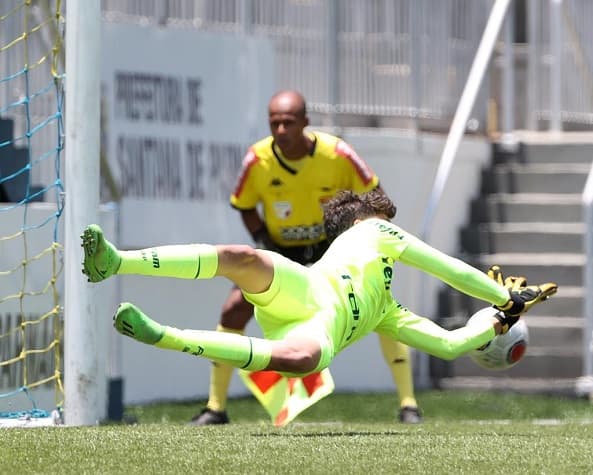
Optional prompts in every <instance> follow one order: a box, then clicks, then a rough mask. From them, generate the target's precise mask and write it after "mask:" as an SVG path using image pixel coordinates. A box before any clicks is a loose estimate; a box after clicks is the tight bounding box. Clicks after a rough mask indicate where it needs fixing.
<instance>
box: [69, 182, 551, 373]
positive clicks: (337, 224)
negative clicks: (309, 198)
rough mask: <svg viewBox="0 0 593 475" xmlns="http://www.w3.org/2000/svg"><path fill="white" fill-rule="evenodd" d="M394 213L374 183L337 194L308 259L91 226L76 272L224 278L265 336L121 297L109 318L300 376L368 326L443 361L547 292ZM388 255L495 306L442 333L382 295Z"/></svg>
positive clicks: (125, 330)
mask: <svg viewBox="0 0 593 475" xmlns="http://www.w3.org/2000/svg"><path fill="white" fill-rule="evenodd" d="M395 213H396V207H395V205H394V204H393V202H392V201H391V200H390V199H389V197H388V196H387V195H386V194H385V193H384V192H383V191H382V190H380V189H375V190H372V191H369V192H367V193H364V194H360V195H358V194H355V193H353V192H350V191H344V192H341V193H339V194H338V195H337V196H336V197H334V198H333V199H331V200H329V201H328V202H327V203H325V205H324V215H325V217H324V218H325V226H326V234H327V236H328V239H329V240H330V242H331V245H330V247H329V249H328V250H327V251H326V252H325V254H324V255H323V257H322V258H321V259H320V260H319V261H317V262H316V263H315V264H313V265H312V266H311V267H305V266H303V265H301V264H298V263H296V262H293V261H291V260H289V259H287V258H285V257H283V256H281V255H279V254H277V253H274V252H272V251H267V250H262V249H254V248H252V247H250V246H248V245H243V244H241V245H210V244H188V245H173V246H160V247H154V248H150V249H141V250H131V251H120V250H118V249H117V248H116V247H115V246H114V245H113V244H112V243H110V242H109V241H108V240H106V238H105V237H104V236H103V233H102V230H101V228H100V227H99V226H97V225H90V226H88V227H87V228H86V229H85V230H84V232H83V234H82V236H81V237H82V246H83V248H84V262H83V273H84V274H85V275H86V276H87V277H88V280H89V281H90V282H99V281H102V280H104V279H106V278H108V277H110V276H112V275H115V274H137V275H146V276H155V277H177V278H180V279H211V278H214V277H217V276H220V277H225V278H227V279H229V280H230V281H232V282H233V283H235V284H236V285H237V286H238V287H239V288H240V289H241V291H242V292H243V295H244V296H245V298H246V299H247V300H248V301H249V302H252V303H253V305H254V306H255V318H256V320H257V322H258V324H259V325H260V327H261V329H262V332H263V335H264V338H252V337H248V336H242V335H236V334H230V333H221V332H216V331H205V330H204V331H202V330H182V329H177V328H174V327H171V326H166V325H163V324H160V323H157V322H156V321H154V320H152V319H151V318H150V317H149V316H147V315H146V314H145V313H144V312H142V310H140V309H139V308H138V307H136V306H135V305H133V304H132V303H122V304H120V306H119V308H118V309H117V311H116V313H115V315H114V317H113V318H114V326H115V328H116V330H117V331H118V332H120V333H121V334H123V335H125V336H128V337H131V338H133V339H135V340H137V341H140V342H142V343H146V344H148V345H154V346H156V347H158V348H163V349H169V350H176V351H182V352H185V353H189V354H192V355H196V356H201V357H204V358H208V359H210V360H214V361H220V362H224V363H228V364H230V365H232V366H234V367H237V368H243V369H247V370H250V371H258V370H274V371H278V372H281V373H283V374H286V375H299V376H302V375H305V374H309V373H314V372H318V371H321V370H323V369H324V368H327V367H328V366H329V365H330V364H331V362H332V360H333V359H334V357H335V356H336V355H337V354H338V353H339V352H341V351H342V350H344V349H345V348H346V347H348V346H349V345H352V344H353V343H355V342H356V341H358V340H360V339H361V338H362V337H364V336H365V335H367V334H369V333H370V332H377V333H379V334H381V335H385V336H387V337H389V338H393V339H396V340H399V341H401V342H403V343H405V344H407V345H409V346H412V347H414V348H417V349H418V350H421V351H423V352H426V353H429V354H431V355H434V356H436V357H438V358H442V359H446V360H450V359H454V358H457V357H459V356H461V355H463V354H465V353H467V352H469V351H471V350H474V349H476V348H479V347H481V346H483V345H485V344H486V343H488V342H489V341H490V340H492V339H493V338H494V337H495V336H496V335H498V334H501V333H506V332H507V331H508V330H509V329H510V328H511V327H512V326H513V325H514V324H515V323H516V322H517V321H518V320H519V318H520V317H521V315H522V314H523V313H525V312H527V311H528V310H530V309H531V308H532V307H533V306H535V305H537V304H539V303H540V302H543V301H544V300H546V299H547V298H548V297H550V296H551V295H553V294H555V293H556V291H557V288H558V287H557V285H556V284H555V283H551V282H550V283H544V284H540V285H527V281H526V280H525V278H523V277H508V278H506V279H505V278H504V277H503V276H502V272H501V271H500V269H499V268H498V267H493V268H491V269H490V271H489V275H487V274H485V273H483V272H481V271H480V270H478V269H476V268H474V267H472V266H470V265H468V264H466V263H465V262H463V261H461V260H459V259H456V258H453V257H451V256H448V255H447V254H444V253H442V252H440V251H438V250H437V249H435V248H433V247H431V246H429V245H428V244H426V243H424V242H423V241H421V240H420V239H418V238H416V237H414V236H413V235H411V234H409V233H408V232H406V231H405V230H403V229H401V228H400V227H398V226H396V225H395V224H393V223H391V221H390V220H391V219H392V218H393V217H394V216H395ZM155 262H156V263H157V264H155ZM396 262H401V263H402V264H405V265H408V266H412V267H414V268H417V269H420V270H421V271H423V272H426V273H428V274H430V275H432V276H434V277H437V278H438V279H440V280H441V281H443V282H445V283H446V284H448V285H449V286H451V287H453V288H455V289H457V290H458V291H460V292H463V293H465V294H467V295H470V296H472V297H475V298H477V299H481V300H483V301H486V302H488V303H490V304H492V305H493V306H494V307H495V308H497V309H498V310H499V311H498V312H496V313H495V316H493V317H491V316H488V317H487V318H484V319H480V320H478V321H475V322H471V323H470V324H468V325H466V326H464V327H461V328H457V329H455V330H446V329H444V328H442V327H441V326H439V325H438V324H436V323H435V322H433V321H432V320H430V319H428V318H425V317H422V316H419V315H416V314H415V313H413V312H412V311H410V310H409V309H407V308H406V307H404V306H403V305H402V304H400V303H399V302H398V300H396V298H395V297H394V296H393V294H392V291H391V283H392V279H393V278H394V274H393V265H394V263H396ZM165 318H166V316H165Z"/></svg>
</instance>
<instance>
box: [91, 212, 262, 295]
mask: <svg viewBox="0 0 593 475" xmlns="http://www.w3.org/2000/svg"><path fill="white" fill-rule="evenodd" d="M81 237H82V246H83V248H84V261H83V269H82V272H83V273H84V274H86V275H87V277H88V279H89V281H91V282H99V281H101V280H104V279H106V278H108V277H110V276H112V275H114V274H137V275H148V276H158V277H177V278H180V279H211V278H212V277H215V276H222V277H226V278H228V279H229V280H231V281H232V282H234V283H235V284H236V285H237V286H239V287H240V288H241V290H243V291H245V292H249V293H251V294H257V293H261V292H263V291H265V290H267V289H268V288H269V286H270V284H271V282H272V278H273V276H274V263H273V261H272V258H271V257H270V255H269V251H262V250H259V249H254V248H252V247H250V246H246V245H242V244H234V245H233V244H229V245H218V246H213V245H210V244H186V245H179V246H158V247H153V248H148V249H140V250H134V251H120V250H118V249H117V248H116V247H115V246H114V245H113V244H112V243H110V242H109V241H108V240H107V239H105V237H104V236H103V231H102V230H101V228H100V227H99V226H97V225H96V224H92V225H90V226H88V227H87V228H86V229H85V230H84V232H83V234H82V236H81Z"/></svg>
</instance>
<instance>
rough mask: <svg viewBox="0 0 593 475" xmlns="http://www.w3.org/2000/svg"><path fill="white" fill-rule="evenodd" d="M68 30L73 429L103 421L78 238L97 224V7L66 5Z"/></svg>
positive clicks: (96, 342) (100, 370)
mask: <svg viewBox="0 0 593 475" xmlns="http://www.w3.org/2000/svg"><path fill="white" fill-rule="evenodd" d="M67 25H68V27H67V28H66V165H65V180H66V198H65V200H66V201H65V225H64V229H65V289H66V291H65V305H64V307H65V312H64V313H65V315H64V345H65V347H64V389H65V403H64V419H65V423H66V424H67V425H76V426H78V425H92V424H96V423H98V422H99V421H100V420H101V419H103V418H104V415H105V407H104V406H105V398H104V397H102V395H103V394H104V393H105V391H106V388H105V373H106V360H107V357H108V355H107V354H106V352H107V350H106V347H107V345H104V344H102V343H103V342H101V341H100V338H98V336H99V335H102V331H101V328H100V324H101V319H100V318H99V315H98V314H99V312H98V310H99V308H98V302H97V289H96V288H94V287H93V286H92V285H91V284H89V283H87V282H86V279H84V278H83V276H82V274H81V261H82V249H81V247H80V238H79V235H80V233H81V231H82V230H83V229H84V227H85V226H86V225H88V224H90V223H96V222H98V221H99V176H100V175H99V173H100V161H99V149H100V103H101V100H100V99H101V97H100V94H101V87H100V78H101V69H100V68H101V63H100V31H101V6H100V0H70V1H69V2H68V11H67ZM101 352H102V353H103V354H102V355H101V357H100V353H101Z"/></svg>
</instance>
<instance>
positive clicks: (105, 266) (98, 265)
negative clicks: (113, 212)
mask: <svg viewBox="0 0 593 475" xmlns="http://www.w3.org/2000/svg"><path fill="white" fill-rule="evenodd" d="M80 237H81V238H82V248H83V249H84V261H83V262H82V273H83V274H84V275H86V276H87V277H88V280H89V282H101V281H102V280H105V279H107V277H110V276H112V275H113V274H115V273H116V272H117V270H118V269H119V266H120V264H121V257H120V255H119V253H118V252H117V248H116V247H115V246H114V245H113V244H111V243H110V242H109V241H108V240H107V239H105V236H103V230H102V229H101V228H100V227H99V226H98V225H97V224H91V225H89V226H87V228H86V229H85V230H84V231H83V233H82V234H81V236H80Z"/></svg>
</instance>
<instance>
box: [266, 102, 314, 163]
mask: <svg viewBox="0 0 593 475" xmlns="http://www.w3.org/2000/svg"><path fill="white" fill-rule="evenodd" d="M282 99H285V100H282ZM268 112H269V123H270V131H271V132H272V137H274V142H275V143H276V145H277V146H278V147H279V148H280V150H282V153H283V154H284V156H285V157H286V158H300V157H302V156H303V155H305V154H306V152H307V146H306V140H305V137H304V135H303V130H304V129H305V127H306V126H307V125H308V120H307V117H306V116H305V115H304V114H303V112H302V109H301V108H299V106H298V104H296V103H295V102H294V101H290V100H286V98H283V97H280V98H278V100H274V101H272V102H271V103H270V107H269V111H268Z"/></svg>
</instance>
